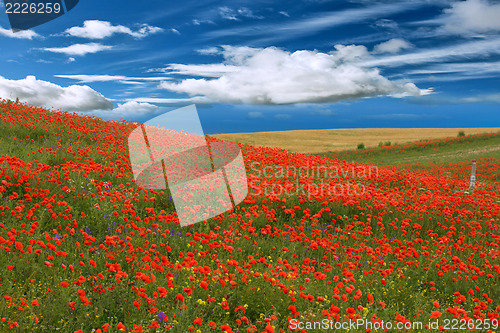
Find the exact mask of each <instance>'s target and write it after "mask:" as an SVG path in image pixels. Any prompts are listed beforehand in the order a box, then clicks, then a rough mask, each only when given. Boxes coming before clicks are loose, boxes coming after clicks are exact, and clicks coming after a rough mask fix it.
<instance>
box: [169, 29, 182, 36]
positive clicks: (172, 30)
mask: <svg viewBox="0 0 500 333" xmlns="http://www.w3.org/2000/svg"><path fill="white" fill-rule="evenodd" d="M170 32H173V33H174V34H176V35H180V34H181V33H180V32H179V30H177V29H174V28H172V29H170Z"/></svg>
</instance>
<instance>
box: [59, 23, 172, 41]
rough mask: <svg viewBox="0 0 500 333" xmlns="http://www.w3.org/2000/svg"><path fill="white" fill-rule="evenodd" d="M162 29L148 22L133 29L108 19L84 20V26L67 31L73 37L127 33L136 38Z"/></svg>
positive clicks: (93, 37) (96, 37)
mask: <svg viewBox="0 0 500 333" xmlns="http://www.w3.org/2000/svg"><path fill="white" fill-rule="evenodd" d="M162 31H163V29H162V28H159V27H152V26H150V25H147V24H144V25H142V26H141V27H140V28H139V29H138V30H136V31H132V30H131V29H130V28H128V27H125V26H123V25H112V24H111V23H110V22H107V21H99V20H88V21H85V22H83V27H71V28H69V29H66V31H65V33H66V35H68V36H73V37H80V38H88V39H104V38H107V37H110V36H112V35H114V34H127V35H130V36H133V37H135V38H143V37H146V36H148V35H151V34H154V33H158V32H162Z"/></svg>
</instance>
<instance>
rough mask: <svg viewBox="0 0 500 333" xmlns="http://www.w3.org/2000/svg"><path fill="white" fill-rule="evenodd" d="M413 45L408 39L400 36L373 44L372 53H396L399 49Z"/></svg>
mask: <svg viewBox="0 0 500 333" xmlns="http://www.w3.org/2000/svg"><path fill="white" fill-rule="evenodd" d="M412 47H413V45H412V44H411V43H409V42H408V41H406V40H404V39H401V38H393V39H391V40H388V41H387V42H383V43H380V44H377V45H375V47H374V48H373V52H374V53H398V52H400V51H401V50H406V49H410V48H412Z"/></svg>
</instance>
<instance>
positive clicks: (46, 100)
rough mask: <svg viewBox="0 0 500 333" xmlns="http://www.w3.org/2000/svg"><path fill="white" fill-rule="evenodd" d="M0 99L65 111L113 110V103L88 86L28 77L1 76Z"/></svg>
mask: <svg viewBox="0 0 500 333" xmlns="http://www.w3.org/2000/svg"><path fill="white" fill-rule="evenodd" d="M0 97H1V98H6V99H12V100H14V99H16V98H19V100H20V101H21V102H25V103H29V104H32V105H36V106H43V107H46V108H54V109H61V110H64V111H91V110H97V109H100V110H111V109H113V103H111V102H110V101H109V100H108V99H106V98H105V97H104V96H103V95H101V94H100V93H98V92H97V91H95V90H93V89H92V88H90V87H88V86H77V85H72V86H69V87H61V86H58V85H56V84H54V83H51V82H47V81H43V80H37V79H36V77H34V76H27V77H26V78H25V79H21V80H8V79H5V78H3V77H1V76H0Z"/></svg>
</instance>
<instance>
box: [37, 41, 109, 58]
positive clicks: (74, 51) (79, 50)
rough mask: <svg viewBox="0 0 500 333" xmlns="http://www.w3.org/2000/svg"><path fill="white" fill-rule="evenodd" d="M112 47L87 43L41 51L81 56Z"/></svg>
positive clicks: (47, 48) (48, 48)
mask: <svg viewBox="0 0 500 333" xmlns="http://www.w3.org/2000/svg"><path fill="white" fill-rule="evenodd" d="M111 48H112V46H109V45H102V44H99V43H87V44H73V45H70V46H67V47H46V48H43V49H42V50H44V51H49V52H54V53H64V54H67V55H75V56H83V55H86V54H87V53H96V52H100V51H104V50H109V49H111Z"/></svg>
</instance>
